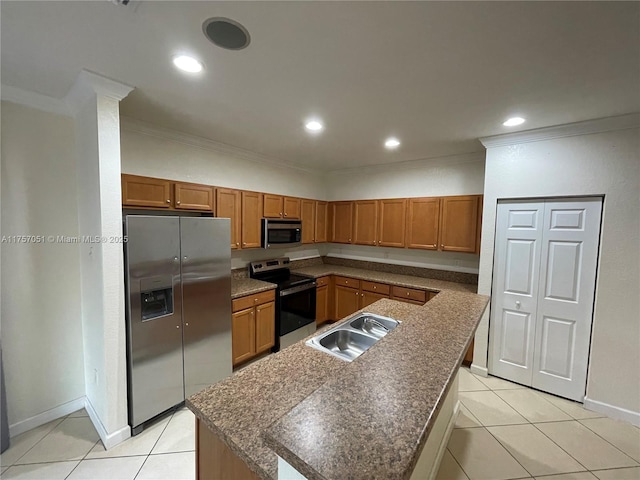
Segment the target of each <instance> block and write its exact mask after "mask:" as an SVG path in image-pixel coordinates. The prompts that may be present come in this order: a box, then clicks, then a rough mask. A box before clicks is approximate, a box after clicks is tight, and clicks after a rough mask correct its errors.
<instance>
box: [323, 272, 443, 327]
mask: <svg viewBox="0 0 640 480" xmlns="http://www.w3.org/2000/svg"><path fill="white" fill-rule="evenodd" d="M334 283H335V288H334V305H333V312H334V318H335V319H336V320H341V319H343V318H344V317H346V316H349V315H351V314H352V313H354V312H356V311H358V310H360V309H362V308H365V307H367V306H368V305H371V304H372V303H374V302H377V301H378V300H380V299H382V298H392V299H393V300H397V301H400V302H407V303H413V304H415V305H424V304H425V303H426V302H428V301H429V300H431V299H432V298H433V297H434V296H435V295H436V294H437V292H432V291H427V290H418V289H415V288H406V287H398V286H395V285H388V284H386V283H378V282H369V281H366V280H358V279H355V278H350V277H341V276H335V279H334Z"/></svg>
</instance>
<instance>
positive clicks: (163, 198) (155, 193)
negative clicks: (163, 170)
mask: <svg viewBox="0 0 640 480" xmlns="http://www.w3.org/2000/svg"><path fill="white" fill-rule="evenodd" d="M122 205H124V206H127V207H153V208H171V182H169V180H162V179H160V178H149V177H139V176H137V175H122Z"/></svg>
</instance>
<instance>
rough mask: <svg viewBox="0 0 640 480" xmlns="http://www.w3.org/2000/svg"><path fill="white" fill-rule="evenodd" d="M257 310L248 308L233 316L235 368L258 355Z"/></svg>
mask: <svg viewBox="0 0 640 480" xmlns="http://www.w3.org/2000/svg"><path fill="white" fill-rule="evenodd" d="M254 317H255V309H254V308H247V309H245V310H240V311H239V312H235V313H233V314H232V315H231V351H232V356H233V366H234V367H235V366H236V365H237V364H239V363H241V362H244V361H245V360H248V359H249V358H251V357H253V356H254V355H255V353H256V350H255V346H256V339H255V337H256V330H255V327H256V322H255V318H254Z"/></svg>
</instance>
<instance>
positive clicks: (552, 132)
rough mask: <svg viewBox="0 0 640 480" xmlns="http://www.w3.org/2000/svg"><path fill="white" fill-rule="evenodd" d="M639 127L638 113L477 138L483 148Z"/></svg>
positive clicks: (639, 115) (639, 116) (639, 114)
mask: <svg viewBox="0 0 640 480" xmlns="http://www.w3.org/2000/svg"><path fill="white" fill-rule="evenodd" d="M637 127H640V113H630V114H627V115H618V116H616V117H606V118H596V119H594V120H586V121H584V122H576V123H567V124H565V125H555V126H552V127H544V128H537V129H535V130H525V131H523V132H514V133H506V134H504V135H494V136H491V137H483V138H480V139H479V140H480V141H481V142H482V144H483V145H484V146H485V148H495V147H504V146H507V145H517V144H521V143H530V142H540V141H542V140H552V139H554V138H563V137H574V136H577V135H589V134H593V133H602V132H611V131H614V130H626V129H629V128H637Z"/></svg>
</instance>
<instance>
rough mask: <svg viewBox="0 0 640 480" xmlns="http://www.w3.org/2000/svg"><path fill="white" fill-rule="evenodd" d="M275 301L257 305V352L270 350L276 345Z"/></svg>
mask: <svg viewBox="0 0 640 480" xmlns="http://www.w3.org/2000/svg"><path fill="white" fill-rule="evenodd" d="M275 321H276V304H275V302H269V303H264V304H262V305H258V306H257V307H256V353H261V352H264V351H266V350H269V349H270V348H271V347H273V346H274V345H275V340H276V337H275V334H276V328H275Z"/></svg>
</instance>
